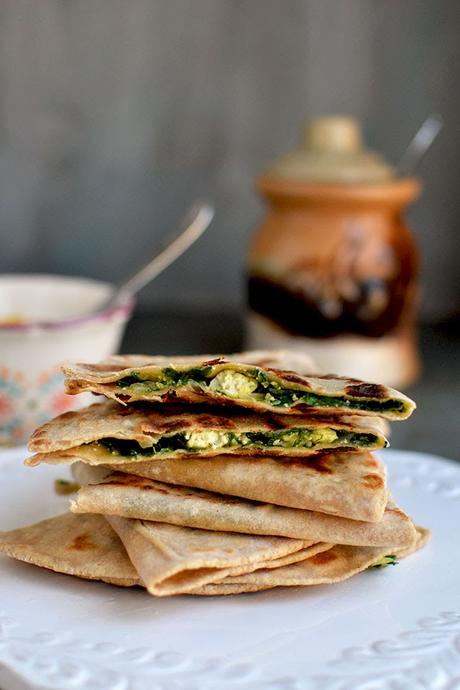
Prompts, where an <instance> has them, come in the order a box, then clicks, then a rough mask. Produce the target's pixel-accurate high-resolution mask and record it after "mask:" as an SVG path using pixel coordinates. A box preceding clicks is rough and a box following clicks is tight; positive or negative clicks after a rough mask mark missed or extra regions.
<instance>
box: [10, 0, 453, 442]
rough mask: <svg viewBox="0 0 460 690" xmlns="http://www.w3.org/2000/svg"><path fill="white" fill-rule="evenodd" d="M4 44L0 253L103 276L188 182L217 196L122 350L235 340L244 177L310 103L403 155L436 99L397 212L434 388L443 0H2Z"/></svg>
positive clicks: (439, 348) (446, 302)
mask: <svg viewBox="0 0 460 690" xmlns="http://www.w3.org/2000/svg"><path fill="white" fill-rule="evenodd" d="M0 51H1V53H0V55H1V58H0V93H1V100H0V236H1V243H2V250H1V252H0V272H3V273H18V272H45V273H59V274H65V275H76V276H77V275H84V276H88V277H93V278H98V279H102V280H107V281H116V280H119V279H121V278H122V277H124V276H125V275H126V274H127V273H129V272H130V271H131V270H133V269H134V268H136V267H137V266H138V265H139V263H140V262H142V260H144V259H145V258H146V257H147V256H148V255H149V254H153V253H154V251H155V250H156V248H157V247H158V246H159V243H160V242H161V239H162V238H163V237H164V236H165V235H166V234H167V233H168V232H169V231H171V230H173V229H174V227H175V225H176V223H177V221H178V220H179V219H180V217H181V216H182V215H183V213H184V211H185V210H186V208H187V207H188V206H189V205H190V204H191V203H192V202H193V201H194V200H195V199H196V198H200V197H205V198H207V199H210V200H211V201H212V202H213V203H214V204H215V207H216V216H215V220H214V222H213V224H212V228H211V229H210V230H209V231H208V232H207V233H206V235H205V236H204V237H203V238H201V239H200V240H199V241H198V242H197V243H196V245H194V246H193V247H192V248H191V250H190V251H189V252H188V253H187V254H186V255H185V256H184V257H182V258H181V259H180V260H179V261H177V263H176V264H174V265H173V266H172V267H171V268H170V269H168V271H167V272H165V273H164V274H163V275H162V276H161V277H160V278H159V279H158V280H156V281H155V282H154V283H152V284H151V285H150V286H149V287H148V288H146V289H145V290H144V291H143V292H142V294H141V295H140V298H139V302H138V307H137V311H136V315H137V316H136V318H135V319H134V320H133V321H132V322H131V324H130V326H129V328H128V331H127V334H126V337H125V340H124V342H123V346H122V348H123V350H124V351H128V350H130V351H134V350H135V351H144V352H165V353H172V352H181V353H182V352H193V351H201V352H203V351H219V350H220V351H231V350H237V349H239V348H240V347H241V346H242V342H243V340H242V333H243V310H244V305H245V301H246V291H245V274H244V260H245V255H246V252H247V248H248V244H249V241H250V237H251V235H252V233H253V231H254V228H255V226H256V225H257V223H258V222H260V220H261V218H262V216H263V213H264V205H263V203H262V200H261V198H260V197H259V196H258V194H257V193H256V192H255V190H254V179H255V177H256V175H257V174H259V173H260V172H261V171H263V170H264V169H266V168H267V167H268V166H269V165H270V164H271V162H272V161H273V160H274V159H276V158H278V157H279V155H280V154H283V153H285V152H286V151H288V150H291V149H292V148H294V146H295V145H296V143H297V141H298V138H299V132H300V129H301V127H302V125H303V123H304V121H305V120H306V119H307V118H311V117H316V116H319V115H323V114H334V113H345V114H349V115H354V116H356V117H357V118H359V119H360V120H361V121H362V123H363V127H364V135H365V138H366V141H367V143H368V144H369V145H370V146H371V147H372V148H374V149H377V150H379V151H381V152H382V153H383V154H384V155H385V157H386V158H387V159H388V160H389V161H390V162H392V163H396V162H397V161H398V160H399V158H400V156H401V154H402V152H403V150H404V148H405V146H407V144H408V142H409V140H410V139H411V137H412V136H413V134H414V133H415V131H416V130H417V128H418V127H419V126H420V124H421V123H422V121H423V120H424V119H425V117H426V116H427V115H428V114H429V113H432V112H438V113H441V114H442V116H443V119H444V123H445V124H444V131H443V133H442V134H441V136H440V137H439V139H438V141H437V142H436V143H435V145H434V146H433V149H432V150H431V151H430V153H429V154H428V155H427V157H426V158H425V160H424V161H423V163H422V164H421V166H420V168H419V170H418V171H417V174H418V175H419V176H420V178H421V179H422V181H423V185H424V192H423V195H422V197H421V199H420V200H419V201H418V202H417V203H416V204H415V205H414V206H413V207H411V208H410V210H409V213H408V219H409V224H410V226H411V227H412V228H413V230H414V233H415V236H416V239H417V241H418V244H419V247H420V251H421V256H422V269H421V275H422V284H423V292H422V300H421V306H420V315H419V320H420V322H421V323H422V325H423V327H424V330H423V331H422V350H423V352H424V355H425V378H424V379H422V382H421V383H419V384H418V385H419V386H420V385H424V386H428V388H424V389H423V391H425V393H424V394H425V395H429V398H430V404H433V405H434V404H436V396H438V398H439V404H441V405H442V406H444V407H445V403H444V402H443V400H444V397H443V396H445V395H446V393H445V387H446V386H447V387H449V386H450V387H451V388H452V386H453V387H454V388H455V386H456V385H458V384H456V383H455V381H456V380H457V379H456V375H454V369H453V367H454V366H456V365H455V363H456V361H457V354H458V342H457V340H456V339H455V338H456V332H457V330H458V323H459V322H458V314H459V313H460V271H459V269H458V266H459V263H460V242H459V223H460V195H459V193H458V184H459V182H458V181H459V178H460V138H459V137H458V136H457V128H458V116H459V114H460V113H459V111H460V95H459V89H458V84H459V83H460V13H459V6H458V2H456V0H425V1H424V2H420V0H405V2H400V0H385V2H378V0H130V2H126V0H40V2H34V1H33V0H3V2H2V3H1V5H0ZM435 362H436V363H437V366H438V368H437V369H436V376H434V375H433V374H432V373H431V378H430V372H432V371H433V367H434V366H435ZM440 362H441V363H442V367H441V369H439V366H440ZM427 370H428V378H427ZM455 371H458V370H455ZM459 373H460V372H459ZM443 377H444V378H443ZM458 378H460V375H459V377H458ZM443 381H444V383H445V385H444V384H443V383H442V382H443ZM459 385H460V384H459ZM417 390H418V389H417V388H416V389H415V392H417ZM454 392H455V394H456V395H457V394H458V393H459V392H460V391H459V389H458V388H457V389H456V390H455V391H454ZM451 407H452V406H451ZM449 414H450V412H448V413H447V416H449ZM452 414H453V412H452ZM421 419H422V420H423V417H422V418H421ZM428 419H429V410H428V408H427V412H426V418H425V419H424V422H425V424H426V423H428ZM453 423H454V418H453V417H452V424H453ZM443 424H444V425H447V424H448V421H446V420H445V419H444V422H443ZM404 426H406V425H404ZM438 426H439V424H438ZM407 427H408V428H409V427H410V425H407ZM445 428H447V427H446V426H445ZM407 433H409V432H407ZM419 433H423V432H422V431H421V430H418V431H417V434H419ZM426 433H427V434H428V433H429V430H427V431H426ZM414 434H415V432H414ZM417 438H418V437H417ZM402 443H403V444H404V443H406V444H410V443H412V447H414V445H413V444H414V443H416V444H417V443H418V444H419V445H420V442H419V441H418V440H417V439H415V438H412V439H411V438H409V437H407V438H406V437H404V439H402ZM439 443H441V441H439V442H437V444H438V446H439ZM421 446H422V448H424V449H427V447H428V449H430V448H431V446H430V441H429V440H428V437H427V438H425V439H424V440H423V439H422V442H421ZM455 452H456V453H457V454H458V451H455ZM446 453H450V454H451V455H453V454H454V450H453V449H451V448H450V446H449V447H448V448H446Z"/></svg>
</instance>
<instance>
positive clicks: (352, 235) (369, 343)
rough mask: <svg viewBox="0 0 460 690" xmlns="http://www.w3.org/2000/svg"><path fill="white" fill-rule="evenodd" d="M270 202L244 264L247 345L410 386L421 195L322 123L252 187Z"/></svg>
mask: <svg viewBox="0 0 460 690" xmlns="http://www.w3.org/2000/svg"><path fill="white" fill-rule="evenodd" d="M257 189H258V190H259V192H261V194H262V195H263V196H264V198H265V199H266V201H267V203H268V214H267V217H266V218H265V220H264V221H263V223H262V224H261V226H260V227H259V228H258V230H257V232H256V235H255V237H254V240H253V242H252V245H251V248H250V253H249V259H248V274H249V281H248V296H249V307H250V312H249V315H248V346H249V347H254V348H267V347H275V348H277V347H283V348H285V347H289V348H295V349H302V350H305V351H307V352H308V353H309V354H311V355H312V356H313V357H314V359H315V360H316V362H317V364H318V366H319V367H320V368H321V370H322V371H324V372H331V373H332V372H333V373H337V374H342V375H350V376H355V377H357V378H363V379H367V380H375V381H380V382H383V383H387V384H388V385H394V386H405V385H407V384H409V383H410V382H411V381H413V380H414V378H415V377H416V375H417V373H418V369H419V359H418V355H417V350H416V344H415V328H414V321H415V309H416V302H417V264H418V262H417V251H416V246H415V243H414V240H413V237H412V235H411V233H410V231H409V229H408V228H407V226H406V224H405V221H404V218H403V211H404V209H405V208H406V207H407V205H408V204H410V203H411V202H413V201H414V200H415V199H416V198H417V197H418V195H419V194H420V184H419V182H418V181H417V180H416V179H408V178H406V179H401V178H397V177H395V175H394V172H393V170H392V169H391V167H390V166H388V165H387V164H386V163H385V162H384V161H383V160H382V159H381V158H380V157H379V156H378V155H377V154H374V153H372V152H369V151H366V150H365V149H363V148H362V146H361V142H360V130H359V126H358V125H357V123H356V122H355V121H353V120H350V119H348V118H323V119H321V120H319V121H316V122H313V123H312V124H310V125H309V127H308V129H307V132H306V136H305V143H304V146H303V148H302V149H301V150H300V151H297V152H294V153H293V154H288V156H286V157H285V158H283V159H281V161H279V162H278V163H277V164H275V165H274V166H273V167H272V168H271V170H269V171H268V172H267V173H266V174H264V175H262V176H261V177H260V178H259V179H258V180H257Z"/></svg>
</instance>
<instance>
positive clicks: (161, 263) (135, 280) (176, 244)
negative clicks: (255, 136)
mask: <svg viewBox="0 0 460 690" xmlns="http://www.w3.org/2000/svg"><path fill="white" fill-rule="evenodd" d="M213 216H214V209H213V207H212V206H211V205H210V204H208V203H206V202H200V203H196V204H194V205H193V206H192V207H191V208H190V209H189V211H188V213H187V215H186V216H185V218H184V220H183V221H182V223H181V225H180V231H179V234H178V235H177V236H176V237H175V238H174V239H173V240H172V242H170V243H169V244H167V245H166V247H165V248H164V249H162V251H161V252H160V253H159V254H157V255H156V256H154V257H153V258H152V259H150V261H149V262H148V263H147V264H144V265H143V266H142V268H140V269H138V270H137V271H136V272H135V273H133V274H132V275H131V276H129V277H128V278H126V279H125V280H123V281H121V282H120V283H116V284H115V286H114V291H113V293H112V295H111V296H110V298H109V299H108V300H107V301H106V302H104V303H103V304H101V305H100V306H99V307H98V308H97V312H98V313H99V312H103V311H110V310H111V309H116V308H117V307H118V306H119V305H120V304H122V303H123V302H124V301H126V298H127V296H132V295H135V294H136V293H137V292H139V290H142V288H144V287H145V286H146V285H147V284H148V283H150V282H151V281H152V280H154V279H155V278H157V276H159V275H160V273H163V271H164V270H165V269H166V268H168V266H170V265H171V264H172V263H174V261H176V259H178V258H179V257H180V256H181V255H182V254H183V253H184V252H186V251H187V249H188V248H189V247H191V245H192V244H193V243H194V242H196V240H197V239H198V238H199V237H201V235H202V234H203V233H204V231H205V230H206V229H207V228H208V226H209V224H210V223H211V221H212V219H213Z"/></svg>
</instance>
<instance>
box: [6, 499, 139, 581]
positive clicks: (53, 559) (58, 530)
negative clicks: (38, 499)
mask: <svg viewBox="0 0 460 690" xmlns="http://www.w3.org/2000/svg"><path fill="white" fill-rule="evenodd" d="M0 553H4V554H6V555H7V556H11V557H12V558H16V559H17V560H19V561H24V562H25V563H31V564H33V565H38V566H40V567H41V568H47V569H48V570H54V571H55V572H57V573H64V574H66V575H75V576H76V577H81V578H84V579H87V580H103V581H104V582H109V583H110V584H113V585H120V586H123V587H131V586H132V585H139V584H141V580H140V579H139V576H138V574H137V572H136V571H135V569H134V567H133V566H132V564H131V561H130V560H129V558H128V556H127V554H126V551H125V550H124V548H123V544H122V543H121V541H120V539H119V538H118V536H117V535H116V533H115V532H114V531H113V530H112V528H111V527H110V525H109V524H108V523H107V521H106V520H105V519H104V518H103V517H101V516H100V515H73V514H72V513H66V514H64V515H59V516H58V517H53V518H49V519H48V520H42V521H41V522H38V523H36V524H34V525H30V526H29V527H20V528H19V529H13V530H10V531H9V532H0Z"/></svg>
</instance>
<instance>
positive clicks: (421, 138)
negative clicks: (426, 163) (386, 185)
mask: <svg viewBox="0 0 460 690" xmlns="http://www.w3.org/2000/svg"><path fill="white" fill-rule="evenodd" d="M443 127H444V120H443V119H442V117H441V115H436V114H433V115H430V116H429V117H427V119H426V120H425V121H424V122H423V124H422V126H421V127H420V129H418V131H417V132H416V134H415V136H414V137H413V139H412V140H411V141H410V143H409V145H408V147H407V148H406V150H405V151H404V153H403V155H402V156H401V159H400V161H399V164H398V166H397V168H396V169H397V172H398V176H400V177H407V176H408V175H412V174H413V172H414V170H415V168H416V167H417V166H418V164H419V163H420V161H421V160H422V158H423V156H424V155H425V153H426V152H427V151H428V149H429V148H430V146H431V145H432V143H433V142H434V140H435V139H436V137H437V136H438V134H439V132H440V131H441V129H442V128H443Z"/></svg>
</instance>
